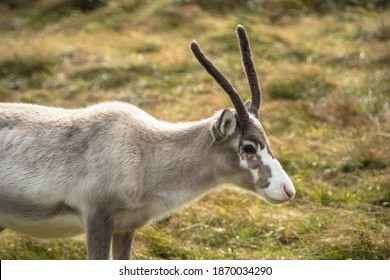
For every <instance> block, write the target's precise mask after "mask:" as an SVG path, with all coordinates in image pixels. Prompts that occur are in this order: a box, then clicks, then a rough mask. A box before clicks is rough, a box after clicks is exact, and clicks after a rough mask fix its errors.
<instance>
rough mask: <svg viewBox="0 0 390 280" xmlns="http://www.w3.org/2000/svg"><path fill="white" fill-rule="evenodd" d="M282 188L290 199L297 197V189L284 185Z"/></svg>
mask: <svg viewBox="0 0 390 280" xmlns="http://www.w3.org/2000/svg"><path fill="white" fill-rule="evenodd" d="M282 188H283V191H284V193H285V194H286V195H287V196H288V198H289V199H293V198H294V196H295V188H294V186H293V185H291V184H285V183H282Z"/></svg>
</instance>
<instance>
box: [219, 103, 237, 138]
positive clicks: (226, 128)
mask: <svg viewBox="0 0 390 280" xmlns="http://www.w3.org/2000/svg"><path fill="white" fill-rule="evenodd" d="M236 127H237V120H236V117H235V116H234V114H233V112H232V110H230V109H225V110H223V112H222V113H221V115H220V116H219V118H218V120H217V122H216V123H215V126H214V133H215V134H216V135H214V136H215V138H216V139H218V138H225V137H229V136H231V135H232V134H233V133H234V131H235V130H236Z"/></svg>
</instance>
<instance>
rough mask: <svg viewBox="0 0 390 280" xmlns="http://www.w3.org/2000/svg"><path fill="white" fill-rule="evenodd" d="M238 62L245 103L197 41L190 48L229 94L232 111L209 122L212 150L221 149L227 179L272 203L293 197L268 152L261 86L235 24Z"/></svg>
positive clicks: (290, 185)
mask: <svg viewBox="0 0 390 280" xmlns="http://www.w3.org/2000/svg"><path fill="white" fill-rule="evenodd" d="M237 36H238V40H239V44H240V50H241V57H242V63H243V66H244V70H245V74H246V77H247V79H248V82H249V87H250V90H251V99H250V100H248V101H247V102H246V103H245V104H244V103H243V102H242V100H241V98H240V96H239V95H238V93H237V91H236V90H235V89H234V87H233V86H232V84H231V83H230V82H229V81H228V80H227V79H226V78H225V76H224V75H223V74H222V73H221V72H220V71H219V70H218V69H217V68H216V67H215V66H214V65H213V64H212V62H211V61H210V60H209V59H208V58H207V57H206V56H205V55H204V54H203V52H202V50H201V49H200V47H199V45H198V43H197V42H195V41H193V42H192V43H191V50H192V52H193V53H194V55H195V57H196V58H197V59H198V61H199V62H200V64H201V65H202V66H203V67H204V68H205V69H206V70H207V72H208V73H209V74H210V75H211V76H212V77H213V78H214V79H215V81H216V82H217V83H218V84H219V85H220V86H221V87H222V88H223V89H224V90H225V92H226V93H227V94H228V95H229V97H230V99H231V101H232V103H233V105H234V108H235V110H233V109H225V110H223V111H222V113H220V114H219V115H218V117H217V120H216V121H215V123H214V125H213V129H212V130H213V135H214V138H215V146H216V149H219V150H220V151H223V154H224V157H222V158H223V160H222V161H228V162H224V163H222V164H221V166H223V168H222V169H224V173H225V174H227V177H228V178H229V180H230V181H231V182H233V183H235V184H237V185H239V186H241V187H243V188H245V189H248V190H250V191H253V192H255V193H256V194H258V195H260V196H261V197H262V198H264V199H265V200H266V201H267V202H269V203H272V204H275V203H281V202H284V201H288V200H291V199H293V197H294V196H295V188H294V185H293V183H292V182H291V180H290V178H289V177H288V175H287V174H286V172H285V171H284V170H283V168H282V166H281V165H280V163H279V161H278V160H276V159H275V157H274V156H273V154H272V152H271V148H270V144H269V141H268V138H267V136H266V134H265V132H264V129H263V127H262V126H261V124H260V121H259V108H260V104H261V89H260V85H259V82H258V78H257V73H256V69H255V67H254V64H253V60H252V53H251V49H250V45H249V39H248V36H247V34H246V31H245V28H244V27H243V26H241V25H238V26H237Z"/></svg>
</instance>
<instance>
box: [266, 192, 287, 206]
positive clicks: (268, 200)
mask: <svg viewBox="0 0 390 280" xmlns="http://www.w3.org/2000/svg"><path fill="white" fill-rule="evenodd" d="M262 197H263V198H264V200H265V201H267V202H268V203H270V204H281V203H283V202H286V201H289V200H290V198H289V199H283V200H277V199H273V198H271V197H269V196H268V195H267V194H265V193H264V194H263V196H262Z"/></svg>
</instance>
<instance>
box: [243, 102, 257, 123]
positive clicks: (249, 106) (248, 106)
mask: <svg viewBox="0 0 390 280" xmlns="http://www.w3.org/2000/svg"><path fill="white" fill-rule="evenodd" d="M244 105H245V108H246V109H247V110H248V112H250V113H252V114H253V115H254V116H255V117H256V118H259V112H258V111H257V110H256V108H254V107H253V106H252V101H251V100H250V99H248V100H247V101H245V104H244Z"/></svg>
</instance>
